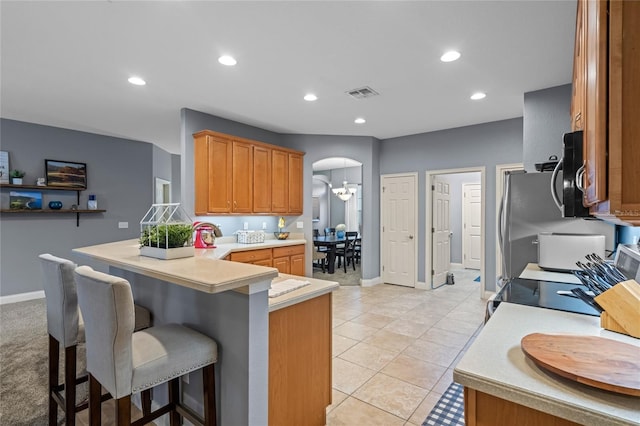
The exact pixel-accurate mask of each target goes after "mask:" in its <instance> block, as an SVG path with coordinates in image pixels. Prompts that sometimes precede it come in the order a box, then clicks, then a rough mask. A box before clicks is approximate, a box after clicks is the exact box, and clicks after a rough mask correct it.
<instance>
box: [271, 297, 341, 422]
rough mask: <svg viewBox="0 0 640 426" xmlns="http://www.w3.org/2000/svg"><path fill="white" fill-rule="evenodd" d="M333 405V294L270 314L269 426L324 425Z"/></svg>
mask: <svg viewBox="0 0 640 426" xmlns="http://www.w3.org/2000/svg"><path fill="white" fill-rule="evenodd" d="M330 404H331V293H329V294H325V295H322V296H319V297H316V298H314V299H311V300H307V301H304V302H301V303H298V304H296V305H293V306H289V307H286V308H283V309H279V310H277V311H273V312H271V313H270V314H269V425H272V426H288V425H306V426H323V425H325V424H326V408H327V406H328V405H330Z"/></svg>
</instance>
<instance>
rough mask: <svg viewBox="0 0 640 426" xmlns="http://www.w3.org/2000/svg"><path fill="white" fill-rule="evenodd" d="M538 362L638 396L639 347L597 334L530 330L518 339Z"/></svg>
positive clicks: (576, 378) (579, 379) (595, 384)
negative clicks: (551, 332)
mask: <svg viewBox="0 0 640 426" xmlns="http://www.w3.org/2000/svg"><path fill="white" fill-rule="evenodd" d="M520 344H521V346H522V350H523V351H524V353H525V354H526V355H527V356H528V357H529V358H530V359H531V360H532V361H533V362H534V363H536V364H537V365H538V366H540V367H541V368H544V369H546V370H549V371H552V372H554V373H556V374H559V375H560V376H562V377H566V378H567V379H570V380H574V381H576V382H578V383H583V384H585V385H589V386H593V387H596V388H599V389H604V390H608V391H611V392H616V393H621V394H625V395H632V396H640V347H637V346H633V345H630V344H627V343H622V342H618V341H616V340H611V339H605V338H603V337H598V336H580V335H572V334H543V333H533V334H529V335H527V336H524V337H523V338H522V341H521V342H520Z"/></svg>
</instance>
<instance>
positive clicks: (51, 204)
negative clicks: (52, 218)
mask: <svg viewBox="0 0 640 426" xmlns="http://www.w3.org/2000/svg"><path fill="white" fill-rule="evenodd" d="M49 208H50V209H51V210H60V209H61V208H62V202H61V201H49Z"/></svg>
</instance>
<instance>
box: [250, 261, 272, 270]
mask: <svg viewBox="0 0 640 426" xmlns="http://www.w3.org/2000/svg"><path fill="white" fill-rule="evenodd" d="M252 263H253V264H254V265H260V266H268V267H269V268H271V267H272V264H273V262H271V259H265V260H258V261H256V262H252Z"/></svg>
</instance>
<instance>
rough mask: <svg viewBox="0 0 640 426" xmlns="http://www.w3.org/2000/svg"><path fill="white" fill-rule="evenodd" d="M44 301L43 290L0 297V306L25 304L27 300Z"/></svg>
mask: <svg viewBox="0 0 640 426" xmlns="http://www.w3.org/2000/svg"><path fill="white" fill-rule="evenodd" d="M34 299H44V290H40V291H32V292H29V293H19V294H12V295H10V296H2V297H0V305H6V304H8V303H16V302H25V301H27V300H34Z"/></svg>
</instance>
